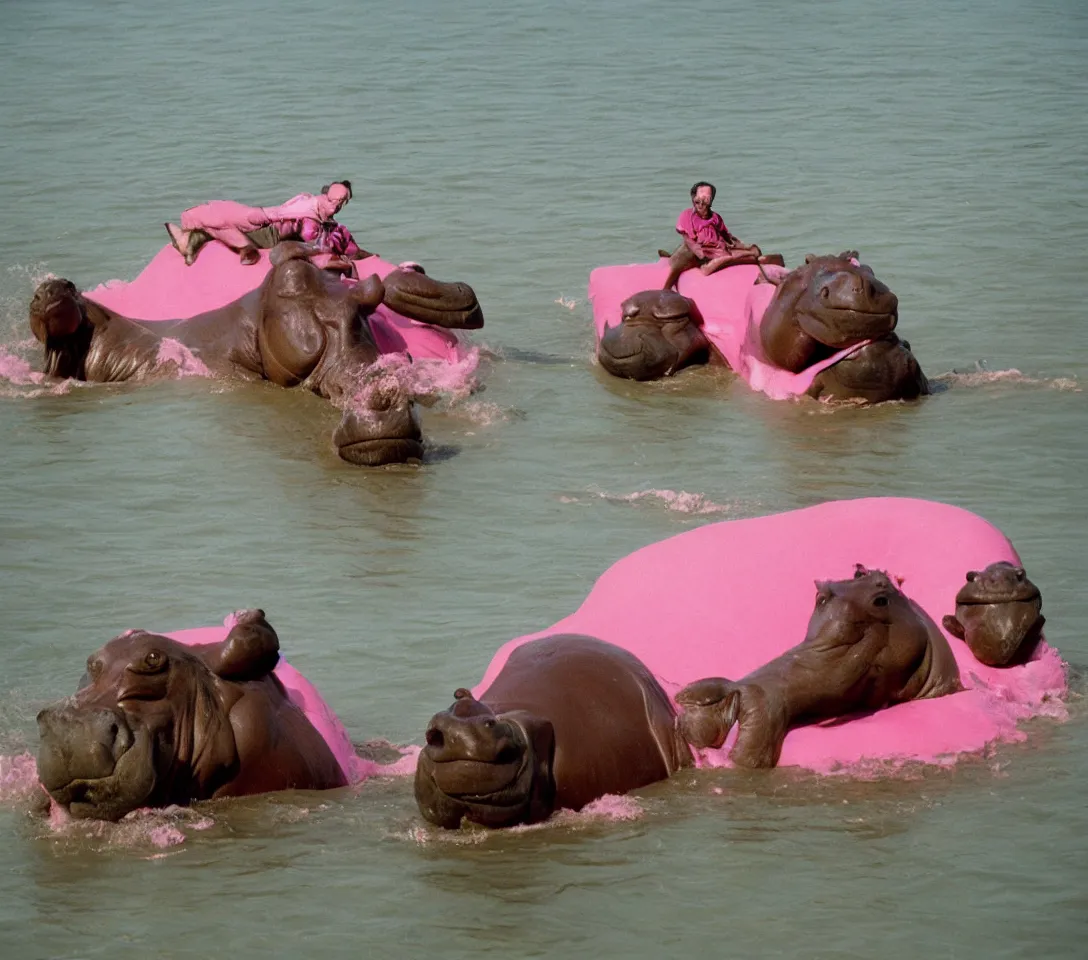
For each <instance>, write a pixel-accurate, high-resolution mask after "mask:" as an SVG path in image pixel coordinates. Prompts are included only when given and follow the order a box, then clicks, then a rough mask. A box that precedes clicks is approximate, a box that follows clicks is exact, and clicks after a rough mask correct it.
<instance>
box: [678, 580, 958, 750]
mask: <svg viewBox="0 0 1088 960" xmlns="http://www.w3.org/2000/svg"><path fill="white" fill-rule="evenodd" d="M962 689H963V687H962V684H961V683H960V675H959V668H958V667H957V665H956V660H955V656H954V655H953V653H952V649H951V647H949V645H948V641H947V640H945V638H944V635H943V634H942V633H941V631H940V629H939V628H938V627H937V625H936V624H935V623H934V622H933V621H932V620H931V619H930V618H929V616H928V615H927V614H926V613H925V612H924V611H923V610H922V608H921V607H919V606H918V605H917V604H915V603H914V602H913V601H911V600H910V599H909V598H907V597H906V596H905V595H904V594H903V593H901V592H900V590H899V589H898V588H897V587H896V585H895V584H894V583H893V582H892V580H891V579H890V578H889V577H888V575H887V574H886V573H885V572H883V571H879V570H867V569H865V567H863V566H861V565H860V564H859V565H858V567H857V569H856V571H855V575H854V578H853V579H852V580H841V581H837V582H821V581H817V583H816V606H815V609H814V611H813V613H812V617H811V618H810V620H809V624H808V630H807V632H806V634H805V639H804V640H803V641H802V642H801V643H800V644H798V645H797V646H795V647H791V648H790V649H789V650H787V651H786V652H785V653H783V654H782V655H781V656H779V657H776V658H775V659H774V660H771V661H770V662H769V663H766V664H764V665H763V666H761V667H758V668H757V669H756V670H754V671H752V672H751V673H749V674H748V675H747V676H746V677H744V678H743V679H741V680H738V681H736V682H734V681H731V680H726V679H724V678H721V677H712V678H708V679H705V680H697V681H695V682H694V683H691V684H688V685H687V686H686V687H684V688H683V689H681V690H680V691H679V692H678V693H677V695H676V702H677V704H678V705H679V706H680V709H681V713H680V716H679V720H678V726H679V729H680V732H681V733H682V735H683V737H684V739H685V740H686V741H687V742H688V743H690V744H691V745H692V746H695V747H699V748H707V747H709V748H718V747H720V746H722V744H724V743H725V738H726V735H727V734H728V733H729V731H730V729H731V728H732V726H733V724H734V723H736V724H737V725H738V726H739V732H738V735H737V740H736V743H735V744H734V745H733V748H732V750H731V752H730V759H731V760H732V761H733V763H734V764H736V765H737V766H739V767H749V768H759V767H773V766H776V765H777V763H778V759H779V756H780V755H781V752H782V744H783V742H784V741H785V739H786V734H787V733H788V732H789V731H790V729H791V728H792V727H794V726H800V725H803V724H808V723H819V722H820V721H823V720H830V719H835V718H839V717H843V716H846V715H848V714H853V713H859V712H867V711H874V710H879V709H881V708H882V707H888V706H891V705H893V704H896V703H904V702H906V701H908V700H921V699H928V698H933V697H940V696H944V695H945V694H949V693H956V692H957V691H959V690H962Z"/></svg>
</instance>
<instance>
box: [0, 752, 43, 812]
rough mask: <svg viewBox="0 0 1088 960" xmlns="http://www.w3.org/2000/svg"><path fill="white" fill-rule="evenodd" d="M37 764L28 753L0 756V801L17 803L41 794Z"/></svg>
mask: <svg viewBox="0 0 1088 960" xmlns="http://www.w3.org/2000/svg"><path fill="white" fill-rule="evenodd" d="M41 793H42V788H41V785H40V784H39V783H38V765H37V763H36V762H35V761H34V757H32V756H31V755H30V754H29V753H25V752H24V753H18V754H15V755H14V756H10V757H9V756H0V802H3V803H18V802H23V801H27V800H34V799H36V798H38V797H40V796H41Z"/></svg>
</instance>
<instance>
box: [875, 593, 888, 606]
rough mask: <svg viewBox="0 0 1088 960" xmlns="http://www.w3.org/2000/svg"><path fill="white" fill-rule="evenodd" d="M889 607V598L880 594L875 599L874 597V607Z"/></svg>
mask: <svg viewBox="0 0 1088 960" xmlns="http://www.w3.org/2000/svg"><path fill="white" fill-rule="evenodd" d="M887 605H888V598H887V597H886V596H885V595H884V594H882V593H878V594H877V595H876V596H875V597H873V606H874V607H886V606H887Z"/></svg>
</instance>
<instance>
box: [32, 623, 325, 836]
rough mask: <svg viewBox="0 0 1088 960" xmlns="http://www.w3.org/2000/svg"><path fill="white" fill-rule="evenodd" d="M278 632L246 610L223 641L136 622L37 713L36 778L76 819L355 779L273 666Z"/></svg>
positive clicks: (111, 816)
mask: <svg viewBox="0 0 1088 960" xmlns="http://www.w3.org/2000/svg"><path fill="white" fill-rule="evenodd" d="M278 661H279V639H278V637H277V636H276V632H275V630H273V629H272V627H271V625H269V623H268V621H267V620H265V618H264V613H263V611H261V610H250V611H245V612H244V613H241V614H239V615H238V616H237V620H236V623H235V625H234V626H233V627H232V629H231V630H230V632H229V633H228V634H227V636H226V638H225V639H223V640H222V641H221V642H219V643H213V644H204V645H199V646H188V645H185V644H183V643H179V642H178V641H176V640H172V639H170V638H168V637H163V636H159V635H157V634H151V633H145V632H143V631H136V630H130V631H129V632H128V633H124V634H122V635H121V636H119V637H115V638H114V639H113V640H111V641H110V642H109V643H107V644H106V645H105V646H104V647H103V648H102V649H101V650H99V651H98V652H97V653H95V654H92V655H91V657H90V658H89V659H88V661H87V673H86V675H85V676H84V682H83V685H82V686H81V688H80V689H79V691H78V692H77V693H76V694H75V696H73V697H69V698H67V699H65V700H61V701H59V702H58V703H55V704H53V705H52V706H49V707H46V708H45V709H44V710H42V711H41V712H40V713H39V714H38V727H39V731H40V739H41V744H40V748H39V752H38V775H39V777H40V779H41V782H42V785H43V786H44V787H45V789H46V790H47V791H49V794H50V795H51V796H52V797H53V799H54V800H55V801H56V802H57V803H59V804H60V805H62V806H63V807H66V808H67V809H68V811H69V812H70V813H71V814H72V816H74V817H77V818H95V819H101V820H118V819H120V818H121V817H123V816H124V815H125V814H126V813H128V812H129V811H131V810H135V809H136V808H137V807H145V806H152V807H161V806H168V805H170V804H188V803H192V802H194V801H197V800H208V799H212V798H215V797H233V796H242V795H246V794H255V793H265V792H269V791H275V790H287V789H306V790H320V789H328V788H332V787H339V786H343V785H344V784H345V783H346V782H347V780H346V777H345V775H344V771H343V768H342V767H341V765H340V763H339V762H338V761H337V760H336V758H335V756H334V755H333V753H332V751H331V749H330V748H329V745H328V743H327V742H326V741H325V739H324V738H323V737H322V736H321V734H320V733H319V732H318V731H317V730H316V729H315V728H314V726H313V724H311V722H310V721H309V720H308V719H307V718H306V716H305V714H304V713H303V712H302V711H301V710H300V709H299V707H297V706H296V705H295V704H294V703H292V702H291V700H290V699H289V697H288V695H287V693H286V692H285V690H284V688H283V686H282V684H281V683H280V682H279V681H278V680H277V679H276V677H275V676H274V675H273V674H272V671H273V669H274V668H275V666H276V664H277V662H278Z"/></svg>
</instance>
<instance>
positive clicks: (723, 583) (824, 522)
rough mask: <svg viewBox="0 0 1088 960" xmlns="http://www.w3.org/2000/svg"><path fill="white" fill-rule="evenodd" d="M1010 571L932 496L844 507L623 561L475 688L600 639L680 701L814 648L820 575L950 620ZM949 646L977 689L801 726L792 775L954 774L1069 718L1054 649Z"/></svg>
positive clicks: (687, 541) (503, 652)
mask: <svg viewBox="0 0 1088 960" xmlns="http://www.w3.org/2000/svg"><path fill="white" fill-rule="evenodd" d="M738 269H739V268H738ZM997 560H1008V561H1010V562H1013V563H1019V562H1020V560H1019V557H1018V556H1017V553H1016V551H1015V550H1014V549H1013V547H1012V544H1010V543H1009V541H1008V539H1007V538H1006V537H1005V536H1004V535H1003V534H1002V533H1001V531H1000V530H998V529H997V528H996V527H994V526H992V525H991V524H990V523H988V522H987V521H985V520H983V519H982V518H981V517H978V516H976V515H975V514H973V513H970V512H969V511H967V510H962V509H960V508H958V507H953V506H949V505H947V504H943V503H934V502H931V501H926V500H914V499H905V498H894V497H874V498H869V499H862V500H846V501H835V502H831V503H825V504H821V505H819V506H815V507H808V508H806V509H803V510H794V511H791V512H789V513H780V514H775V515H772V516H767V517H757V518H754V519H748V520H726V521H722V522H719V523H712V524H708V525H706V526H703V527H700V528H698V529H696V530H691V531H688V532H686V533H682V534H679V535H677V536H675V537H671V538H670V539H668V540H663V541H661V542H660V543H654V544H651V545H650V546H647V547H644V548H642V549H641V550H638V551H636V552H635V553H633V554H631V555H630V556H628V557H625V558H624V559H623V560H620V561H619V562H618V563H616V564H614V565H613V566H612V567H610V568H609V569H608V570H607V571H605V573H604V574H603V575H602V576H601V578H600V579H599V580H598V581H597V583H596V585H595V586H594V587H593V590H592V591H591V592H590V594H589V596H588V597H587V598H586V600H585V602H584V603H583V604H582V606H581V607H580V608H579V609H578V610H577V611H576V612H575V613H573V614H571V615H570V616H568V617H565V618H564V619H562V620H560V621H559V622H558V623H556V624H554V625H553V626H551V627H549V628H548V629H546V630H542V631H539V632H538V633H534V634H531V635H528V636H524V637H519V638H517V639H515V640H511V641H510V642H509V643H507V644H505V645H504V646H503V647H501V648H500V649H499V651H498V653H496V655H495V657H494V658H493V659H492V661H491V664H490V665H489V666H488V668H487V671H486V672H485V674H484V677H483V679H482V680H481V681H480V683H479V684H478V685H477V686H476V688H475V690H474V693H475V694H476V695H477V696H479V695H481V694H482V693H483V691H484V690H486V689H487V687H488V686H489V685H490V684H491V682H492V681H493V680H494V678H495V676H496V675H497V674H498V672H499V671H500V670H501V669H502V666H503V664H504V663H505V662H506V660H507V658H508V657H509V656H510V653H511V652H512V651H513V650H514V649H515V648H516V647H518V646H520V645H521V644H523V643H525V642H527V641H529V640H531V639H533V638H534V637H541V636H547V635H549V634H554V633H583V634H589V635H591V636H595V637H600V638H601V639H603V640H606V641H608V642H610V643H614V644H616V645H617V646H620V647H623V648H625V649H627V650H630V651H631V652H632V653H634V654H635V655H636V656H638V657H639V658H640V659H641V660H642V661H643V662H644V663H646V665H647V666H648V667H649V668H650V670H651V671H653V673H654V674H655V675H656V676H657V677H658V679H659V680H660V681H661V683H662V684H663V686H664V687H665V689H666V690H667V691H668V692H669V693H670V695H674V694H675V693H676V691H677V690H679V688H680V687H682V686H684V685H685V684H688V683H691V682H692V681H694V680H698V679H701V678H704V677H714V676H719V677H727V678H730V679H740V678H741V677H743V676H744V675H745V674H747V673H749V672H751V671H752V670H754V669H755V668H756V667H758V666H760V665H762V664H764V663H767V662H768V661H770V660H772V659H774V658H775V657H777V656H778V655H779V654H781V653H783V652H784V651H785V650H787V649H788V648H790V647H792V646H794V645H796V644H798V643H800V642H801V641H802V640H803V639H804V636H805V630H806V627H807V624H808V620H809V617H810V616H811V613H812V609H813V602H814V599H815V594H816V588H815V585H814V582H815V581H816V580H844V579H849V578H851V577H852V576H853V574H854V567H855V564H858V563H861V564H864V565H865V566H866V567H868V568H870V569H880V570H886V571H887V572H888V573H889V574H890V575H891V576H893V577H896V578H900V579H901V580H902V585H901V589H902V590H903V592H904V593H905V594H906V595H907V596H909V597H910V598H912V599H913V600H914V601H916V602H917V603H918V604H919V605H920V606H921V607H922V608H923V609H924V610H925V611H926V612H927V613H928V614H929V615H930V617H932V618H933V620H934V621H935V622H936V623H938V624H940V622H941V618H942V616H944V615H945V614H947V613H953V612H954V610H955V597H956V593H957V591H958V590H959V589H960V587H961V586H962V585H963V583H964V578H965V575H966V573H967V571H968V570H981V569H983V568H984V567H986V566H987V565H988V564H990V563H993V562H995V561H997ZM1029 575H1030V571H1029ZM1043 591H1044V595H1045V585H1044V586H1043ZM946 636H948V640H949V643H950V645H951V647H952V650H953V652H954V653H955V656H956V661H957V663H958V664H959V668H960V675H961V678H962V680H963V684H964V687H965V688H966V689H965V690H964V691H963V692H962V693H957V694H953V695H951V696H947V697H941V698H938V699H935V700H918V701H914V702H911V703H906V704H901V705H899V706H895V707H892V708H890V709H886V710H880V711H878V712H876V713H874V714H872V715H869V716H864V717H858V718H856V719H852V720H850V721H848V722H845V723H839V724H823V725H815V726H808V727H800V728H798V729H796V730H794V731H792V732H791V733H790V734H789V735H788V736H787V738H786V742H785V746H784V748H783V751H782V757H781V761H780V764H781V765H783V766H797V767H804V768H807V769H810V770H814V771H818V772H824V773H830V772H833V771H843V772H853V773H857V774H865V773H867V772H872V771H873V770H874V769H875V770H886V769H889V768H894V767H895V766H897V765H902V764H903V763H907V762H923V763H929V764H947V763H951V762H954V761H955V759H956V758H957V757H959V756H961V755H963V754H968V753H976V752H979V751H982V750H984V749H985V748H986V747H987V745H989V744H991V743H993V742H995V741H999V740H1004V741H1016V740H1023V739H1024V738H1025V736H1026V734H1025V733H1024V732H1023V731H1022V730H1021V729H1020V728H1019V723H1020V721H1022V720H1025V719H1027V718H1029V717H1033V716H1049V717H1053V718H1055V719H1063V718H1064V717H1065V705H1064V703H1063V702H1062V699H1061V698H1062V697H1063V696H1064V695H1065V693H1066V691H1067V683H1066V672H1065V665H1064V663H1063V662H1062V660H1061V658H1060V657H1059V655H1058V653H1057V651H1055V650H1054V649H1052V648H1050V647H1049V646H1047V644H1046V643H1045V642H1042V643H1040V645H1039V647H1038V649H1037V650H1036V651H1035V654H1034V657H1033V659H1032V660H1031V661H1030V662H1028V663H1026V664H1024V665H1022V666H1016V667H1006V668H998V667H987V666H985V665H983V664H981V663H979V662H978V661H977V660H975V658H974V656H973V655H972V654H971V651H970V649H969V648H968V647H967V644H966V643H964V642H963V641H962V640H958V639H956V638H955V637H952V636H949V635H947V634H946ZM734 736H735V733H734ZM731 745H732V744H731V742H727V744H726V746H725V747H723V748H721V749H719V750H708V751H704V752H702V754H701V756H700V757H699V758H698V759H699V762H700V763H701V764H703V765H712V766H724V765H727V764H728V760H727V756H726V755H727V753H728V749H729V747H730V746H731Z"/></svg>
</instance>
